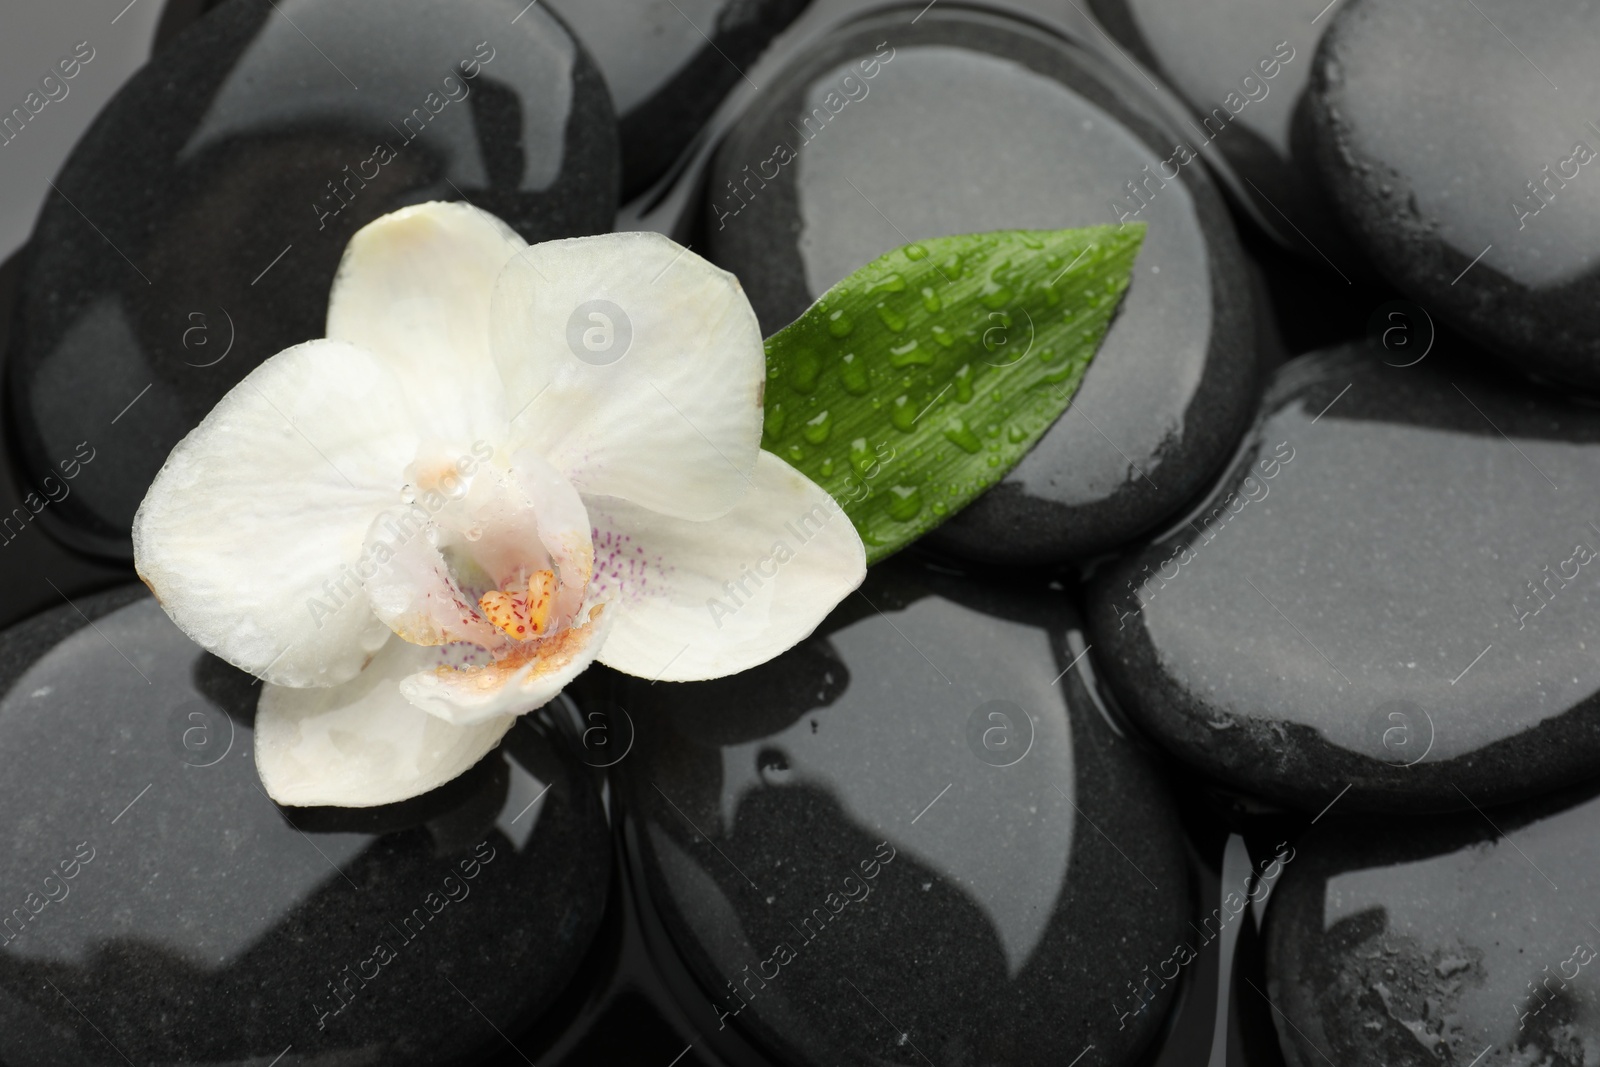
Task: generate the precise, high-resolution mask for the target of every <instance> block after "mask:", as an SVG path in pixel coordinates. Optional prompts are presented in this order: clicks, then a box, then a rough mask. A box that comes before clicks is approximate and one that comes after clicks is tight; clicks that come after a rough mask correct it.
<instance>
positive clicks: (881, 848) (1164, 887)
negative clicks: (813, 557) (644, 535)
mask: <svg viewBox="0 0 1600 1067" xmlns="http://www.w3.org/2000/svg"><path fill="white" fill-rule="evenodd" d="M1082 651H1083V645H1082V635H1081V633H1080V632H1079V630H1078V627H1077V623H1076V621H1075V617H1074V615H1073V612H1072V609H1071V607H1070V606H1069V603H1068V601H1067V597H1066V594H1065V593H1063V592H1060V591H1059V590H1052V589H1049V588H1046V587H1045V586H1044V585H1043V584H1042V583H1038V584H1035V583H1032V582H1030V583H1028V584H1026V585H1015V586H1008V585H997V584H992V583H984V584H982V585H979V584H978V583H975V582H971V581H969V580H967V579H964V578H960V577H955V576H951V575H950V574H948V573H940V572H935V571H933V570H927V569H922V568H920V567H918V566H917V565H915V564H912V563H910V562H906V561H891V562H889V563H886V564H883V565H880V566H879V567H876V568H874V569H873V571H872V572H871V573H870V574H869V576H868V579H867V583H866V585H865V587H864V595H863V596H856V597H852V598H850V600H848V601H846V603H845V604H844V605H843V606H841V608H839V609H838V610H837V611H836V612H835V613H834V614H833V615H832V616H831V617H830V618H829V619H828V620H827V621H826V622H824V623H823V625H822V627H821V628H820V629H819V632H818V634H817V635H815V636H813V637H812V638H809V639H808V640H807V641H805V642H804V643H802V644H801V645H799V646H797V647H796V648H795V649H793V650H792V651H790V652H788V653H786V654H785V655H783V656H780V657H779V658H778V659H776V660H773V661H772V662H771V663H769V664H766V665H764V666H762V667H758V668H756V669H754V670H752V671H748V672H746V673H744V674H741V675H737V676H735V677H733V678H729V679H725V680H722V681H718V682H708V683H699V684H693V685H676V686H651V685H650V684H649V683H648V682H646V681H640V680H634V681H630V680H628V679H625V678H622V677H620V676H615V675H608V674H600V673H596V672H591V676H586V678H585V679H584V681H583V683H582V685H583V687H591V686H593V687H600V689H599V691H591V692H588V693H587V695H585V693H584V692H580V693H579V694H578V695H577V696H576V699H577V700H578V702H579V704H580V705H581V706H589V702H592V701H595V700H597V699H601V698H604V699H607V700H611V701H614V702H615V703H616V704H619V705H621V706H623V707H626V708H628V709H629V713H630V714H631V715H632V718H633V721H634V722H635V724H636V725H637V727H638V743H637V747H636V749H635V751H634V752H633V754H632V755H630V756H629V757H628V758H627V759H625V760H623V761H622V762H620V763H619V764H618V765H617V771H618V773H619V779H620V788H621V793H622V796H623V798H624V801H625V805H626V808H627V811H628V820H629V822H628V831H627V836H628V839H629V841H630V851H631V852H632V854H633V858H634V862H635V863H636V865H637V871H636V874H637V877H638V878H639V880H640V882H641V884H642V885H643V886H644V887H645V890H646V892H647V893H648V895H649V898H650V900H651V902H652V904H653V906H654V909H655V910H656V911H657V912H659V914H660V917H661V921H662V923H663V924H664V926H665V928H666V930H667V932H668V934H669V936H670V941H671V943H672V945H673V946H674V947H673V949H672V950H671V951H673V952H674V953H675V954H676V956H677V957H678V958H681V960H682V961H683V964H684V965H687V967H688V968H689V970H690V971H691V972H692V974H693V976H694V977H695V978H696V979H697V980H698V983H697V984H698V989H697V991H695V992H693V993H690V994H687V995H686V997H685V1002H686V1004H687V1010H688V1011H689V1014H690V1018H691V1019H694V1020H696V1021H697V1025H701V1026H703V1027H704V1032H705V1033H706V1035H707V1037H708V1040H710V1041H711V1042H712V1043H713V1047H720V1046H718V1045H717V1043H718V1042H726V1041H728V1040H730V1039H731V1038H730V1035H731V1036H732V1037H737V1038H738V1039H740V1040H744V1041H748V1042H750V1043H752V1044H754V1045H755V1046H756V1047H758V1048H759V1049H761V1050H763V1051H764V1053H765V1054H766V1055H768V1056H770V1057H773V1058H775V1059H777V1060H779V1061H781V1062H784V1063H795V1064H817V1065H822V1064H830V1065H831V1064H838V1063H866V1062H873V1063H905V1064H910V1063H921V1062H924V1061H923V1058H922V1057H924V1056H925V1057H926V1058H927V1059H928V1060H929V1061H931V1062H934V1063H1007V1064H1019V1065H1022V1064H1047V1063H1060V1062H1063V1061H1064V1060H1065V1059H1071V1057H1072V1056H1073V1055H1075V1054H1077V1052H1078V1051H1079V1050H1080V1049H1082V1048H1084V1047H1085V1046H1086V1045H1089V1044H1093V1045H1094V1047H1095V1055H1096V1056H1097V1057H1099V1058H1100V1061H1101V1062H1104V1063H1113V1064H1115V1063H1130V1062H1134V1061H1135V1060H1136V1059H1137V1057H1138V1055H1139V1054H1140V1053H1141V1050H1143V1049H1145V1048H1146V1047H1148V1045H1149V1043H1150V1041H1151V1040H1152V1038H1153V1037H1154V1036H1155V1034H1156V1033H1157V1031H1158V1030H1159V1028H1160V1026H1161V1025H1162V1023H1163V1020H1164V1018H1165V1017H1166V1014H1167V1012H1168V1010H1169V1009H1170V1007H1171V1005H1172V1003H1173V1000H1174V996H1175V994H1176V992H1177V986H1176V983H1180V982H1182V981H1183V980H1184V978H1182V977H1181V974H1182V972H1183V968H1181V967H1179V966H1177V965H1176V964H1174V965H1173V966H1172V967H1170V968H1169V970H1170V971H1171V973H1170V974H1169V975H1168V978H1169V979H1171V983H1169V982H1164V981H1162V980H1161V979H1159V978H1157V977H1154V975H1155V972H1156V971H1157V970H1158V969H1159V968H1160V965H1161V964H1162V962H1163V961H1170V960H1171V957H1172V954H1173V952H1174V946H1175V945H1176V944H1177V943H1178V942H1179V941H1181V940H1182V939H1183V936H1184V932H1185V931H1186V930H1188V929H1189V928H1188V925H1187V923H1186V919H1188V918H1189V917H1190V910H1191V908H1192V907H1193V903H1192V895H1191V888H1190V878H1189V874H1188V869H1187V866H1186V863H1185V859H1184V851H1183V843H1182V839H1181V833H1180V830H1179V828H1178V824H1177V817H1176V811H1175V809H1174V806H1173V803H1172V801H1171V799H1170V798H1169V796H1168V794H1167V792H1166V789H1165V787H1164V786H1163V784H1162V783H1161V781H1160V780H1159V779H1158V777H1157V776H1156V774H1155V772H1154V770H1153V768H1152V767H1151V765H1150V764H1149V763H1148V762H1146V760H1145V758H1144V756H1143V755H1142V754H1141V753H1140V752H1139V751H1138V750H1137V749H1136V748H1135V746H1134V744H1133V743H1132V742H1131V741H1130V740H1129V739H1128V738H1127V737H1125V736H1123V735H1121V734H1120V733H1119V732H1118V730H1117V729H1116V728H1114V727H1113V726H1112V725H1110V722H1111V720H1110V719H1109V717H1108V714H1107V712H1106V711H1105V710H1104V709H1103V708H1101V707H1099V706H1098V705H1097V703H1096V701H1095V698H1094V697H1093V696H1091V695H1090V691H1089V690H1088V689H1086V688H1085V686H1086V684H1087V679H1086V676H1085V675H1084V673H1083V670H1084V662H1082V661H1080V662H1078V663H1076V664H1074V662H1073V661H1074V658H1075V657H1076V656H1078V654H1079V653H1081V652H1082ZM1069 668H1070V669H1069ZM1214 952H1215V950H1212V953H1213V954H1212V955H1211V956H1210V957H1209V958H1208V959H1209V962H1208V963H1206V964H1204V966H1210V967H1213V968H1214V967H1215V966H1216V962H1215V955H1214ZM1147 979H1148V984H1144V983H1146V981H1147ZM886 1019H888V1020H893V1022H892V1023H890V1022H887V1021H886Z"/></svg>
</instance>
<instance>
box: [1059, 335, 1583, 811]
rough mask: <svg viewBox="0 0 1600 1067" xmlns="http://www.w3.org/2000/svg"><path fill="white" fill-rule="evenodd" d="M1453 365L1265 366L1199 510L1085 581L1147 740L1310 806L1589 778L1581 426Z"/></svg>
mask: <svg viewBox="0 0 1600 1067" xmlns="http://www.w3.org/2000/svg"><path fill="white" fill-rule="evenodd" d="M1438 347H1440V348H1443V347H1445V345H1444V343H1443V342H1441V344H1440V345H1439V346H1438ZM1461 355H1462V354H1461V353H1445V352H1439V351H1435V352H1434V353H1433V355H1432V357H1431V358H1429V359H1427V360H1426V361H1424V362H1422V363H1419V364H1416V365H1413V366H1409V367H1397V366H1394V365H1385V364H1384V363H1383V362H1382V361H1380V360H1379V359H1378V357H1377V356H1376V355H1375V354H1373V353H1372V352H1371V351H1370V350H1369V349H1367V348H1366V347H1365V346H1358V347H1351V348H1348V349H1335V350H1330V351H1327V352H1323V353H1317V354H1313V355H1310V356H1303V357H1300V358H1299V359H1296V360H1292V361H1290V362H1289V363H1287V364H1285V365H1284V366H1283V367H1282V368H1281V369H1280V370H1279V371H1278V373H1277V375H1276V376H1275V378H1274V381H1273V383H1272V385H1271V386H1270V387H1269V390H1268V394H1267V397H1266V399H1265V400H1264V402H1263V407H1262V413H1261V415H1260V419H1259V422H1258V424H1257V426H1256V428H1255V429H1254V430H1253V431H1252V433H1251V435H1250V436H1249V438H1248V439H1247V443H1246V445H1245V446H1244V447H1243V448H1242V449H1241V453H1240V456H1239V457H1238V459H1237V461H1236V463H1235V466H1234V468H1233V469H1232V471H1231V472H1230V474H1229V475H1228V476H1227V477H1226V478H1224V479H1223V480H1222V481H1221V482H1220V483H1219V484H1218V486H1217V487H1216V489H1215V491H1214V492H1213V494H1212V495H1211V496H1210V498H1209V499H1207V500H1206V501H1205V502H1204V503H1202V504H1201V505H1200V506H1199V507H1197V508H1196V509H1195V510H1194V511H1193V513H1192V514H1190V515H1188V516H1187V517H1185V518H1184V519H1182V520H1181V521H1179V522H1177V523H1175V524H1174V525H1173V527H1172V528H1171V529H1170V530H1169V531H1168V532H1167V533H1165V534H1163V535H1162V536H1160V537H1158V538H1156V539H1155V540H1154V541H1153V542H1152V543H1151V544H1149V545H1147V546H1145V547H1144V548H1142V549H1141V550H1139V551H1137V552H1134V553H1131V554H1129V555H1128V556H1126V557H1125V558H1123V559H1121V560H1119V561H1117V562H1116V563H1114V564H1113V565H1111V566H1109V567H1108V568H1106V570H1105V571H1103V572H1102V573H1101V574H1100V575H1098V576H1097V577H1096V579H1095V581H1094V583H1093V585H1092V587H1091V589H1090V594H1089V597H1090V612H1089V625H1090V629H1091V631H1092V632H1093V635H1094V637H1093V640H1094V645H1095V655H1096V657H1100V659H1101V663H1102V664H1103V666H1104V670H1105V673H1106V675H1107V678H1108V680H1109V681H1110V683H1111V684H1112V686H1113V689H1114V691H1115V692H1116V693H1117V696H1118V697H1119V699H1120V701H1121V703H1122V705H1123V707H1124V708H1125V710H1126V711H1127V712H1128V714H1129V715H1130V716H1131V717H1132V718H1134V719H1135V720H1136V721H1137V722H1138V723H1139V724H1140V725H1141V726H1142V727H1144V728H1145V729H1146V730H1147V731H1148V732H1149V733H1150V734H1151V735H1153V736H1154V738H1155V739H1156V740H1157V741H1158V742H1160V743H1161V744H1162V745H1163V746H1164V747H1166V748H1167V749H1169V750H1170V751H1171V752H1173V753H1174V754H1175V755H1177V756H1178V757H1180V758H1181V759H1183V760H1184V761H1186V762H1188V763H1190V764H1192V765H1194V766H1196V767H1198V768H1200V769H1201V770H1202V771H1204V772H1205V773H1206V774H1208V775H1210V776H1212V777H1213V778H1215V779H1217V780H1220V781H1222V782H1224V783H1226V784H1228V785H1230V786H1233V787H1235V788H1238V789H1243V790H1247V791H1250V792H1254V793H1258V794H1261V795H1264V796H1266V797H1269V798H1272V799H1275V800H1277V801H1281V802H1283V803H1287V804H1289V805H1292V806H1296V807H1299V808H1301V809H1303V810H1307V811H1313V812H1314V811H1317V810H1318V809H1321V808H1322V807H1324V806H1325V805H1327V804H1328V803H1330V802H1331V801H1332V800H1334V799H1335V797H1336V796H1342V799H1340V800H1339V805H1340V807H1341V809H1350V808H1365V809H1371V810H1386V811H1390V810H1406V811H1422V810H1441V809H1451V808H1464V807H1466V806H1467V804H1468V799H1467V798H1468V797H1471V798H1472V800H1473V801H1474V802H1478V803H1488V802H1490V801H1492V800H1493V801H1499V800H1509V799H1512V798H1515V797H1519V796H1526V795H1531V794H1533V793H1536V792H1539V791H1543V790H1549V789H1551V788H1553V787H1556V786H1559V785H1562V784H1566V783H1570V782H1573V781H1576V780H1578V779H1579V778H1582V777H1584V776H1587V775H1590V774H1593V773H1594V770H1595V768H1596V766H1600V763H1597V761H1600V700H1597V699H1596V691H1597V690H1600V659H1597V658H1596V656H1595V654H1594V650H1595V648H1596V647H1597V646H1600V580H1597V579H1600V569H1597V568H1600V563H1597V562H1596V561H1595V553H1596V552H1597V551H1600V529H1597V528H1596V526H1595V525H1594V522H1595V520H1596V518H1597V516H1596V515H1595V514H1594V512H1593V509H1592V506H1591V505H1592V499H1591V495H1590V491H1589V489H1590V487H1591V486H1593V485H1594V484H1595V482H1596V480H1597V479H1600V412H1597V411H1596V410H1595V409H1594V408H1593V407H1591V406H1579V405H1577V404H1574V403H1570V402H1568V401H1566V400H1564V399H1563V398H1561V397H1559V396H1556V395H1552V394H1550V393H1545V392H1540V391H1535V390H1533V389H1532V388H1531V387H1528V386H1526V385H1523V384H1519V383H1518V382H1517V381H1516V380H1515V379H1511V378H1509V377H1507V376H1504V375H1502V374H1500V373H1499V372H1496V373H1494V374H1493V375H1490V374H1488V373H1475V372H1474V371H1472V370H1471V369H1469V368H1468V367H1467V366H1464V365H1462V363H1461V361H1460V359H1459V358H1456V357H1460V356H1461ZM1447 363H1449V364H1452V365H1451V366H1450V369H1449V371H1448V373H1446V372H1445V371H1444V370H1443V367H1444V365H1445V364H1447ZM1435 367H1439V368H1440V369H1438V370H1435V369H1432V368H1435ZM1347 788H1348V790H1349V792H1348V794H1347V795H1345V794H1344V791H1345V790H1346V789H1347Z"/></svg>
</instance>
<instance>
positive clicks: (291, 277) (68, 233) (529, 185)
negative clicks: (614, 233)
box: [8, 0, 618, 556]
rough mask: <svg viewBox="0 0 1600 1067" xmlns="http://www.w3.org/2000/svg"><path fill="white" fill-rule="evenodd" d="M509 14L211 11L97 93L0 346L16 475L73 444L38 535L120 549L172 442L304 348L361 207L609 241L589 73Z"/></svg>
mask: <svg viewBox="0 0 1600 1067" xmlns="http://www.w3.org/2000/svg"><path fill="white" fill-rule="evenodd" d="M522 6H524V5H519V4H516V3H514V2H512V0H468V2H464V3H459V4H452V5H451V6H450V7H449V8H448V9H445V8H441V7H439V6H438V5H435V4H429V3H425V2H424V0H401V2H399V3H398V4H388V5H385V6H384V7H383V8H382V9H381V10H380V9H378V8H375V7H371V6H359V5H358V6H351V5H347V4H339V3H331V2H328V0H274V2H272V3H269V2H267V0H229V2H228V3H225V4H222V5H221V6H219V7H218V8H217V9H216V10H215V11H213V12H211V13H209V14H208V15H206V16H205V17H204V18H202V19H201V20H200V21H199V22H197V23H196V24H195V25H193V26H191V27H189V28H188V29H187V30H185V31H184V32H183V33H182V34H181V35H179V36H178V37H177V38H175V39H174V40H173V41H172V42H171V44H170V45H169V47H168V48H167V49H166V50H165V51H164V52H163V53H162V54H161V55H159V56H158V57H156V59H154V60H153V61H152V62H151V63H150V64H149V65H148V66H146V67H145V68H144V69H143V70H141V71H140V72H139V73H138V74H137V75H135V76H134V77H133V78H132V79H131V80H130V81H129V82H128V84H127V85H126V86H125V87H124V88H123V89H122V90H121V91H120V92H119V93H118V94H117V96H116V97H115V98H114V99H113V100H112V102H111V103H110V104H109V105H108V106H107V107H106V109H105V111H104V112H102V114H101V115H100V117H99V118H98V119H97V120H96V122H95V124H94V125H93V126H92V127H91V128H90V131H89V133H88V134H87V135H86V136H85V138H84V139H83V141H82V142H81V143H80V144H79V145H78V147H77V148H76V149H75V150H74V152H73V154H72V156H71V157H70V158H69V160H68V162H67V164H66V166H65V167H64V168H63V169H62V172H61V174H60V175H59V176H57V178H56V180H55V184H56V185H57V186H58V188H59V190H60V193H59V195H58V194H54V193H53V194H52V195H51V198H50V199H49V201H47V203H46V206H45V209H44V211H43V212H42V214H41V215H40V218H39V223H38V227H37V229H36V231H35V235H34V240H33V242H32V245H31V247H30V249H29V250H28V251H27V252H25V253H24V256H25V258H24V262H23V268H22V278H21V283H20V291H19V294H18V298H17V301H16V311H15V322H14V328H13V330H12V332H11V338H10V348H9V355H8V360H9V364H10V365H9V367H8V373H9V375H10V378H9V382H8V385H9V387H10V392H11V413H12V415H13V416H14V427H15V429H16V433H17V437H18V440H19V443H20V445H21V449H22V460H23V463H24V466H25V468H26V471H27V473H29V474H31V475H32V476H33V479H34V480H35V481H37V480H38V479H39V478H41V477H43V475H44V474H48V473H54V472H55V471H56V469H57V468H58V466H59V465H60V464H62V463H65V462H68V461H71V460H72V459H73V458H74V456H75V455H76V454H77V453H78V452H79V451H80V450H87V449H93V450H97V454H98V458H97V459H96V460H95V461H94V463H93V464H92V465H90V466H88V467H86V468H85V469H84V470H83V472H82V474H81V476H80V477H78V478H77V480H76V481H75V482H74V483H73V490H74V491H73V493H72V495H71V498H70V499H68V500H65V501H63V502H62V503H60V504H59V505H53V506H52V508H51V515H52V520H53V522H54V527H53V528H65V529H66V530H67V531H68V532H67V534H66V535H65V536H66V537H68V538H69V539H71V540H73V541H74V543H77V544H81V545H82V546H83V547H86V548H89V549H91V550H95V551H99V552H105V553H108V554H113V555H122V556H127V555H128V554H129V552H130V547H129V544H128V528H129V525H130V524H131V522H132V519H133V513H134V511H135V509H136V508H137V506H138V503H139V501H140V500H141V499H142V498H143V496H144V492H145V489H146V488H147V487H148V486H149V484H150V481H151V479H152V478H153V477H154V475H155V472H156V471H157V470H158V469H159V468H160V466H161V463H162V462H163V461H164V460H165V459H166V457H167V454H168V452H169V451H170V450H171V448H172V446H173V445H175V444H176V443H177V442H178V440H179V439H180V438H181V437H182V436H183V435H184V434H185V433H186V432H187V431H188V430H189V429H190V428H191V427H192V426H194V424H195V423H197V422H198V421H199V420H200V419H201V418H202V417H203V416H204V415H205V414H206V412H208V411H209V410H210V409H211V408H212V407H213V406H214V405H215V403H216V401H217V400H218V399H219V398H220V397H221V396H222V395H223V394H224V393H225V392H226V391H227V390H228V389H229V388H230V387H231V386H233V385H234V384H236V383H237V382H238V381H239V380H240V379H241V378H242V377H244V375H245V374H246V373H248V372H249V371H250V370H252V369H253V368H254V367H256V366H257V365H258V364H259V363H260V362H261V361H262V360H264V359H266V358H267V357H269V356H271V355H274V354H275V353H277V352H279V351H281V350H282V349H284V348H287V347H289V346H291V345H294V344H298V343H300V342H302V341H306V340H309V339H312V338H316V337H321V336H323V333H324V329H323V327H324V320H325V316H326V313H327V300H328V290H329V286H330V285H331V283H332V281H333V275H334V271H335V269H336V267H337V266H338V263H339V257H340V255H341V254H342V253H343V251H344V246H345V243H346V241H347V240H348V239H349V237H350V235H351V234H353V233H354V232H355V231H356V230H357V229H359V228H360V227H361V226H363V225H365V224H366V223H368V222H370V221H372V220H373V219H375V218H377V217H378V216H380V215H383V214H386V213H387V212H390V211H394V210H396V209H398V208H401V207H404V206H406V205H408V204H414V203H420V202H423V201H427V200H459V199H463V198H464V199H466V200H469V201H471V202H472V203H474V204H478V205H479V206H481V207H483V208H485V209H486V210H488V211H490V212H493V213H494V214H495V215H498V216H499V217H500V218H502V219H504V220H505V221H506V222H507V223H509V224H510V225H512V226H513V227H514V228H516V229H517V230H518V232H520V233H521V234H522V235H523V236H524V237H525V238H527V239H529V240H545V239H550V238H556V237H571V236H578V235H581V234H587V233H596V232H603V231H605V230H608V229H609V228H610V226H611V223H612V220H613V218H614V216H615V212H616V190H617V181H618V159H617V141H616V128H615V125H614V121H613V118H612V114H611V103H610V100H609V97H608V96H607V94H606V90H605V86H604V83H603V82H602V81H601V79H600V75H599V72H598V71H597V70H596V69H595V68H594V65H593V63H592V62H591V61H590V60H589V59H588V58H587V56H586V54H585V53H583V52H582V51H581V50H580V49H578V48H577V46H576V45H575V44H574V42H573V39H572V37H571V36H570V35H569V34H568V33H567V31H566V30H565V29H564V28H563V27H562V26H561V25H560V23H559V22H557V21H556V19H555V18H554V17H553V16H552V15H550V14H549V13H548V12H545V11H543V10H542V9H541V8H539V7H534V8H533V9H531V10H529V11H527V12H526V13H525V14H524V15H523V16H522V17H521V18H520V19H517V21H515V22H513V21H512V19H513V17H514V16H516V15H517V13H518V11H519V9H520V8H521V7H522ZM302 34H303V35H304V36H302ZM307 38H309V39H310V40H311V41H315V42H316V46H315V47H313V46H312V45H311V44H310V43H309V42H308V40H307Z"/></svg>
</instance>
